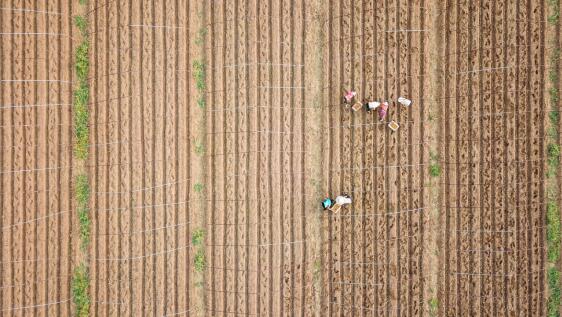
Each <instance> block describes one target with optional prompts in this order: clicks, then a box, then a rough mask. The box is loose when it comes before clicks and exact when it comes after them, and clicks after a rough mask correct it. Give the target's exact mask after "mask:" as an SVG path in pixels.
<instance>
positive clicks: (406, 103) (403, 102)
mask: <svg viewBox="0 0 562 317" xmlns="http://www.w3.org/2000/svg"><path fill="white" fill-rule="evenodd" d="M398 102H399V103H400V104H401V105H403V106H406V107H408V106H410V105H411V104H412V100H410V99H406V98H404V97H398Z"/></svg>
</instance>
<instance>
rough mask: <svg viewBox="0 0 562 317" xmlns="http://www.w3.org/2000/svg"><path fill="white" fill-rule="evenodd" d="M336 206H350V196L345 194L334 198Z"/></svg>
mask: <svg viewBox="0 0 562 317" xmlns="http://www.w3.org/2000/svg"><path fill="white" fill-rule="evenodd" d="M336 204H338V205H342V206H344V205H349V204H351V196H349V195H347V194H343V195H340V196H338V197H336Z"/></svg>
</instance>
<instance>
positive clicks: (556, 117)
mask: <svg viewBox="0 0 562 317" xmlns="http://www.w3.org/2000/svg"><path fill="white" fill-rule="evenodd" d="M548 118H549V119H550V122H551V123H552V125H554V126H557V125H558V122H560V112H559V111H551V112H549V113H548Z"/></svg>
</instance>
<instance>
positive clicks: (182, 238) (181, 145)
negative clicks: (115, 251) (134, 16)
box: [172, 1, 208, 312]
mask: <svg viewBox="0 0 562 317" xmlns="http://www.w3.org/2000/svg"><path fill="white" fill-rule="evenodd" d="M191 8H192V6H191V2H189V1H176V9H175V10H176V12H175V21H176V23H177V26H178V28H176V29H175V30H176V34H175V41H176V46H175V56H176V63H177V65H172V67H174V69H175V68H176V67H177V68H178V69H190V67H191V62H190V60H189V52H190V51H191V42H190V41H189V39H190V30H191V21H192V16H191V15H190V14H189V12H190V10H191ZM179 27H181V28H179ZM182 44H183V45H182ZM191 69H192V68H191ZM174 73H175V78H174V81H175V83H176V85H175V92H174V97H173V98H174V99H173V100H176V101H177V104H176V116H177V117H176V121H175V125H176V133H177V139H176V145H175V146H176V155H177V156H178V157H179V159H178V163H177V165H176V177H177V183H176V184H175V197H176V200H177V201H178V202H182V201H190V199H191V194H190V193H191V191H190V187H191V182H190V181H187V182H186V183H184V184H180V183H179V181H180V180H188V179H191V177H192V176H191V175H192V169H191V165H190V162H191V157H192V156H191V153H192V151H191V149H192V145H193V141H192V140H191V138H190V137H189V136H190V132H189V128H190V126H191V110H190V109H191V108H190V107H189V105H188V104H189V103H188V100H190V97H192V96H193V95H194V93H193V92H192V90H191V85H190V81H189V78H192V77H193V75H192V73H191V71H188V72H186V73H185V75H183V76H182V74H181V73H179V72H174ZM180 140H187V141H180ZM185 184H187V186H186V185H185ZM178 207H179V208H178V209H177V211H176V218H175V219H176V223H182V222H183V223H184V224H186V225H185V228H184V229H183V230H178V231H177V232H176V246H177V247H181V246H182V245H183V246H187V245H189V244H190V243H191V235H190V233H191V230H190V229H191V225H190V222H191V221H192V219H193V218H192V217H191V212H190V211H191V210H192V208H190V207H191V205H189V204H182V205H178ZM191 253H192V252H191V249H187V250H186V252H185V255H182V254H181V253H177V254H176V272H177V273H176V274H177V277H176V279H177V280H176V303H177V304H176V307H177V308H176V312H181V311H190V310H191V309H192V305H191V303H192V301H191V299H192V298H193V291H192V289H191V288H190V285H192V284H191V279H192V275H193V274H192V272H193V271H192V270H191V267H190V265H189V264H190V263H193V262H192V261H191V258H190V256H191ZM207 254H208V253H207ZM185 289H188V291H187V292H186V291H184V290H185Z"/></svg>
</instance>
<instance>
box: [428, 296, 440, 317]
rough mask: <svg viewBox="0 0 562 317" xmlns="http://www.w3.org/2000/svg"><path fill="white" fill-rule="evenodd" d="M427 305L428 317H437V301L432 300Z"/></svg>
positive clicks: (435, 299)
mask: <svg viewBox="0 0 562 317" xmlns="http://www.w3.org/2000/svg"><path fill="white" fill-rule="evenodd" d="M428 304H429V316H432V317H434V316H437V310H438V309H439V301H438V300H437V298H435V297H434V298H432V299H430V300H429V302H428Z"/></svg>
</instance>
